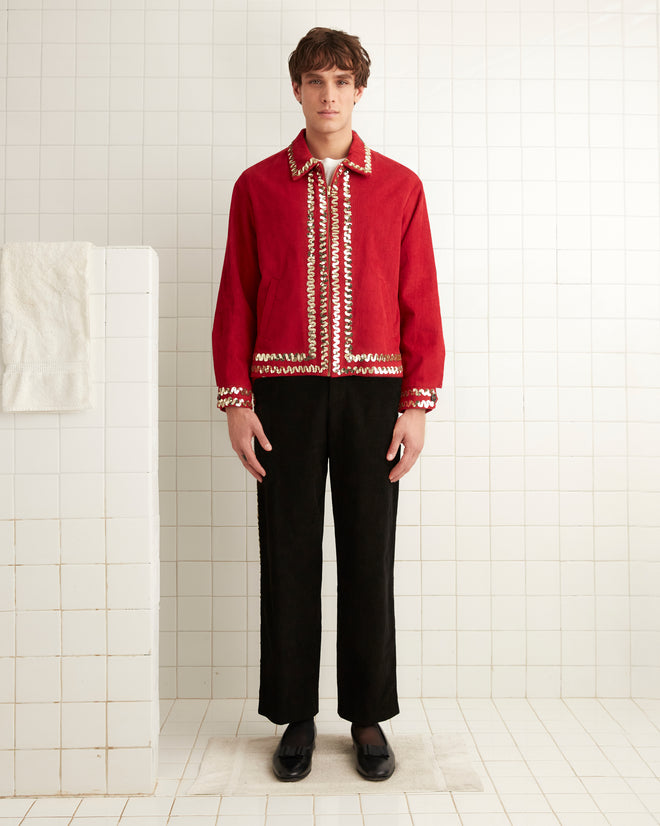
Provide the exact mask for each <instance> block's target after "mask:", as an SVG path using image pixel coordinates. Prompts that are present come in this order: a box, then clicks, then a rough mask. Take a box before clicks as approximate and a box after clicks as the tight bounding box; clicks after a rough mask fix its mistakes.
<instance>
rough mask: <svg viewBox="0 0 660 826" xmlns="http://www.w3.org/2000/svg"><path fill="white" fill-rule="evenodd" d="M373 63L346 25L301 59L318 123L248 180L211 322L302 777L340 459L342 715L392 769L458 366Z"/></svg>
mask: <svg viewBox="0 0 660 826" xmlns="http://www.w3.org/2000/svg"><path fill="white" fill-rule="evenodd" d="M369 66H370V59H369V56H368V54H367V53H366V51H365V50H364V49H363V47H362V46H361V44H360V41H359V39H358V38H357V37H354V36H351V35H348V34H346V33H345V32H341V31H337V30H332V29H325V28H314V29H312V30H311V31H310V32H308V34H307V35H305V37H303V38H302V40H301V41H300V43H299V44H298V46H297V47H296V49H295V50H294V52H292V54H291V56H290V58H289V72H290V75H291V81H292V86H293V93H294V95H295V97H296V99H297V100H298V102H299V103H300V104H301V106H302V112H303V115H304V118H305V128H304V129H303V130H302V131H301V132H300V133H299V135H298V136H297V137H296V138H295V140H294V141H293V142H292V143H291V145H290V146H289V147H288V148H287V149H285V150H282V151H281V152H278V153H277V154H275V155H273V156H271V157H269V158H266V159H265V160H264V161H261V162H260V163H257V164H255V165H254V166H252V167H250V168H249V169H247V170H246V171H245V172H243V174H242V175H241V176H240V177H239V179H238V181H237V182H236V185H235V187H234V192H233V196H232V202H231V209H230V216H229V230H228V238H227V247H226V253H225V260H224V266H223V271H222V278H221V283H220V290H219V294H218V303H217V309H216V315H215V322H214V327H213V354H214V364H215V372H216V379H217V383H218V388H219V389H218V407H219V408H220V409H222V410H225V411H226V413H227V420H228V426H229V436H230V439H231V444H232V447H233V449H234V450H235V451H236V453H237V454H238V456H239V458H240V459H241V462H242V463H243V466H244V467H245V468H246V469H247V471H248V472H249V473H250V474H251V475H252V476H254V477H255V479H257V480H258V482H259V484H258V486H257V503H258V516H259V544H260V556H261V666H260V688H259V712H260V714H263V715H265V716H266V717H268V718H269V719H270V720H271V721H273V722H274V723H277V724H285V723H288V724H289V725H288V727H287V729H286V731H285V732H284V734H283V736H282V739H281V741H280V743H279V746H278V748H277V751H276V752H275V754H274V756H273V770H274V772H275V774H276V776H277V777H278V778H279V779H281V780H285V781H291V780H300V779H302V778H303V777H305V776H307V774H308V773H309V771H310V769H311V758H312V751H313V749H314V743H315V734H316V726H315V723H314V716H315V715H316V713H317V712H318V675H319V659H320V653H319V652H320V635H321V608H320V605H321V563H322V549H321V540H322V534H323V505H324V493H325V484H326V474H327V468H328V465H329V467H330V480H331V487H332V503H333V514H334V522H335V544H336V556H337V582H338V586H337V680H338V713H339V716H341V717H343V718H344V719H346V720H350V721H351V723H352V726H351V734H352V738H353V745H354V749H355V754H356V767H357V770H358V771H359V772H360V773H361V774H362V775H363V776H364V777H365V778H367V779H369V780H384V779H386V778H388V777H390V776H391V774H392V772H393V771H394V767H395V761H394V754H393V752H392V749H391V747H390V745H389V744H388V742H387V740H386V738H385V734H384V733H383V730H382V728H381V727H380V726H379V725H378V723H379V722H380V721H383V720H387V719H389V718H390V717H393V716H394V715H395V714H397V713H398V711H399V707H398V699H397V690H396V655H395V639H394V633H395V629H394V595H393V569H394V535H395V525H396V509H397V497H398V481H399V479H401V477H402V476H403V475H404V474H405V473H407V472H408V471H409V470H410V468H411V467H412V466H413V464H414V463H415V461H416V459H417V457H418V455H419V453H420V451H421V449H422V445H423V442H424V419H425V415H426V412H427V411H428V410H431V409H432V408H433V407H434V406H435V402H436V399H437V396H436V388H437V387H439V386H441V385H442V377H443V366H444V355H445V350H444V341H443V335H442V325H441V318H440V308H439V301H438V291H437V282H436V272H435V264H434V259H433V249H432V243H431V235H430V229H429V222H428V216H427V211H426V202H425V199H424V192H423V189H422V185H421V182H420V180H419V178H418V177H417V176H416V175H415V174H414V173H413V172H412V171H411V170H409V169H407V168H406V167H404V166H402V165H401V164H399V163H397V162H395V161H393V160H390V159H389V158H386V157H385V156H383V155H381V154H380V153H378V152H374V151H371V150H370V149H369V148H368V147H366V146H365V145H364V143H363V142H362V140H361V139H360V137H359V136H358V135H357V134H356V133H355V132H353V130H352V114H353V107H354V106H355V104H356V103H357V102H358V101H359V100H360V98H361V97H362V94H363V92H364V88H365V87H366V85H367V79H368V77H369ZM399 413H400V415H398V414H399ZM401 446H403V449H404V450H403V454H401Z"/></svg>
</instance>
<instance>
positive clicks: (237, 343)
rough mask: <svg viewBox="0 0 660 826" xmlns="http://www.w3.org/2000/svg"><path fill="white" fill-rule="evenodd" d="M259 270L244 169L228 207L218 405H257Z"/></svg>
mask: <svg viewBox="0 0 660 826" xmlns="http://www.w3.org/2000/svg"><path fill="white" fill-rule="evenodd" d="M259 281H260V272H259V258H258V254H257V239H256V232H255V226H254V215H253V211H252V205H251V202H250V196H249V191H248V186H247V181H246V178H245V173H244V174H243V175H241V177H240V178H239V179H238V180H237V181H236V184H235V185H234V191H233V193H232V198H231V206H230V209H229V226H228V231H227V246H226V249H225V258H224V263H223V266H222V275H221V278H220V289H219V291H218V301H217V304H216V309H215V319H214V322H213V335H212V344H213V366H214V369H215V378H216V382H217V385H218V403H217V406H218V407H219V408H220V409H221V410H224V409H225V408H226V407H230V406H235V407H250V408H251V407H253V397H252V381H251V379H250V366H251V364H252V353H253V350H254V342H255V336H256V327H257V309H256V308H257V292H258V289H259Z"/></svg>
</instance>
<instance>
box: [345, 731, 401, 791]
mask: <svg viewBox="0 0 660 826" xmlns="http://www.w3.org/2000/svg"><path fill="white" fill-rule="evenodd" d="M378 729H379V731H380V733H381V736H382V738H383V740H384V743H385V745H381V746H372V745H369V744H366V745H362V744H361V743H358V742H357V740H356V739H355V738H353V748H354V749H355V758H356V767H357V770H358V772H359V773H360V774H361V775H362V777H364V778H365V779H367V780H387V779H388V777H391V776H392V774H393V773H394V768H395V760H394V752H393V751H392V747H391V746H390V744H389V743H388V742H387V739H386V738H385V734H384V733H383V730H382V729H381V727H380V726H378Z"/></svg>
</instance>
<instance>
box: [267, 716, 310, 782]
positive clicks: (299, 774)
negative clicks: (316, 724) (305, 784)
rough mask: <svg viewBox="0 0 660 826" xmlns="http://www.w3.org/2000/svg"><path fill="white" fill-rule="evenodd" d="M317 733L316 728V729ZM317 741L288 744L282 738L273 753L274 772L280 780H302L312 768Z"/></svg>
mask: <svg viewBox="0 0 660 826" xmlns="http://www.w3.org/2000/svg"><path fill="white" fill-rule="evenodd" d="M314 734H316V728H315V729H314ZM314 746H315V741H314V740H312V742H311V744H310V745H309V746H288V745H285V744H284V743H283V742H282V740H280V744H279V746H278V747H277V749H276V751H275V754H274V755H273V772H274V773H275V777H277V779H278V780H283V781H285V782H287V781H294V780H302V779H303V777H307V775H308V774H309V773H310V772H311V770H312V752H313V751H314Z"/></svg>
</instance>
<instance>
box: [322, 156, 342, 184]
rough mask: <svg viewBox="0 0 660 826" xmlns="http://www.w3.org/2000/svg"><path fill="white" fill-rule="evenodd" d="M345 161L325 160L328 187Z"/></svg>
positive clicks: (339, 159) (324, 166)
mask: <svg viewBox="0 0 660 826" xmlns="http://www.w3.org/2000/svg"><path fill="white" fill-rule="evenodd" d="M343 160H345V158H323V159H322V161H323V169H324V170H325V180H326V181H327V184H328V186H330V181H331V180H332V176H333V175H334V174H335V169H336V168H337V167H338V166H339V164H340V163H341V162H342V161H343Z"/></svg>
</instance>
